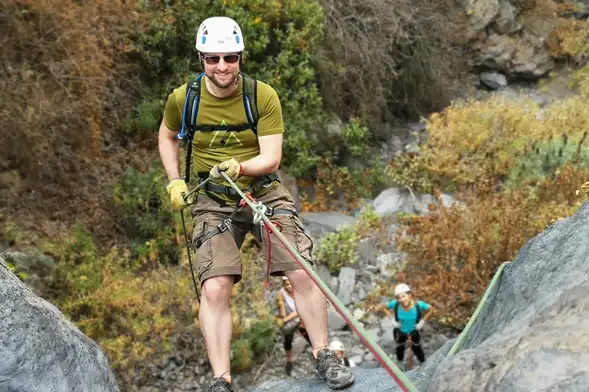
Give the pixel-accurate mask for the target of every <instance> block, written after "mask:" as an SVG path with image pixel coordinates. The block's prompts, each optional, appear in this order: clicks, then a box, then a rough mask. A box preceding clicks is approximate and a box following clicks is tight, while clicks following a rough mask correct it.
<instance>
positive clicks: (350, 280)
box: [337, 267, 356, 305]
mask: <svg viewBox="0 0 589 392" xmlns="http://www.w3.org/2000/svg"><path fill="white" fill-rule="evenodd" d="M338 280H339V289H338V290H337V296H338V298H339V299H340V301H342V302H343V304H344V305H349V304H351V303H352V294H353V292H354V284H356V270H355V269H354V268H350V267H343V268H342V269H340V271H339V278H338Z"/></svg>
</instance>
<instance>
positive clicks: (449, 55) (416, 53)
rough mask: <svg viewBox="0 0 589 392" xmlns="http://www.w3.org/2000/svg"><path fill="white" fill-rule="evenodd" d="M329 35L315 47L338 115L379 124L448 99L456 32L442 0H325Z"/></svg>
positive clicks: (454, 69)
mask: <svg viewBox="0 0 589 392" xmlns="http://www.w3.org/2000/svg"><path fill="white" fill-rule="evenodd" d="M322 3H323V6H324V9H325V14H326V28H325V29H326V37H325V42H324V45H323V49H322V51H321V52H320V54H319V59H318V67H319V70H320V80H321V90H322V94H323V97H324V100H325V102H326V105H327V107H328V109H330V110H332V111H334V112H336V113H337V114H338V115H339V116H340V117H341V118H344V119H346V118H349V117H350V116H352V115H357V116H361V117H362V118H363V119H366V121H367V122H369V123H372V124H378V123H379V122H381V121H391V120H392V119H394V118H395V117H399V116H407V115H408V116H412V117H415V116H418V115H420V114H424V113H425V112H429V111H432V110H438V109H440V108H441V107H443V106H444V105H446V104H447V103H448V98H449V95H448V93H449V85H450V84H451V83H452V81H453V80H452V79H453V78H454V77H456V75H457V70H459V69H460V67H459V66H457V62H456V59H457V58H458V56H455V54H456V53H455V51H456V49H455V48H454V47H453V44H452V42H453V41H452V39H453V36H456V35H457V34H458V32H457V31H456V30H453V28H454V27H455V25H454V24H452V23H449V20H452V21H456V20H458V19H457V18H453V17H451V16H450V13H451V12H450V11H451V10H453V9H454V8H453V4H451V3H450V2H443V1H435V2H430V1H425V0H420V1H411V0H403V1H400V2H398V1H396V2H392V1H390V0H369V1H360V0H341V1H340V0H337V1H336V0H323V2H322Z"/></svg>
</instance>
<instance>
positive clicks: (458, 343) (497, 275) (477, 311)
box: [446, 261, 510, 357]
mask: <svg viewBox="0 0 589 392" xmlns="http://www.w3.org/2000/svg"><path fill="white" fill-rule="evenodd" d="M509 263H510V262H509V261H506V262H504V263H503V264H501V265H500V266H499V268H498V269H497V272H495V275H494V276H493V279H492V280H491V283H489V286H488V287H487V290H485V294H483V298H481V301H480V302H479V304H478V305H477V308H476V309H475V311H474V313H473V314H472V316H471V317H470V319H469V320H468V323H467V324H466V327H464V329H463V330H462V332H461V333H460V335H459V336H458V339H456V341H455V342H454V344H453V345H452V348H450V351H448V354H447V355H446V356H447V357H449V356H452V355H454V354H456V353H457V352H458V350H459V349H460V346H461V345H462V341H463V340H464V338H465V337H466V335H468V332H469V331H470V329H471V328H472V326H473V324H474V323H475V321H476V319H477V317H478V316H479V314H480V313H481V310H482V309H483V307H484V306H485V304H486V302H487V300H488V299H489V295H490V294H491V292H492V291H493V288H494V287H495V286H496V285H497V283H498V282H499V281H500V278H501V275H502V274H503V270H504V269H505V267H506V266H507V265H508V264H509Z"/></svg>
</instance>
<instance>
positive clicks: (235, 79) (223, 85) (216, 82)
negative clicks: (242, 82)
mask: <svg viewBox="0 0 589 392" xmlns="http://www.w3.org/2000/svg"><path fill="white" fill-rule="evenodd" d="M207 76H208V77H209V79H210V81H211V82H213V84H214V85H215V86H217V87H219V88H222V89H227V88H230V87H232V86H233V85H234V84H235V85H236V84H238V83H239V73H236V74H235V75H231V76H232V78H231V79H229V81H227V82H224V83H223V82H221V81H220V80H219V79H217V75H215V74H214V73H213V74H212V75H207Z"/></svg>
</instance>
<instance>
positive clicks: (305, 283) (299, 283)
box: [285, 269, 314, 291]
mask: <svg viewBox="0 0 589 392" xmlns="http://www.w3.org/2000/svg"><path fill="white" fill-rule="evenodd" d="M285 274H286V276H287V278H288V280H290V282H291V284H292V288H293V289H294V290H297V291H306V290H308V289H309V288H310V287H313V286H314V283H313V281H312V280H311V278H310V277H309V275H307V273H306V272H305V270H302V269H300V270H296V271H289V272H286V273H285Z"/></svg>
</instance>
